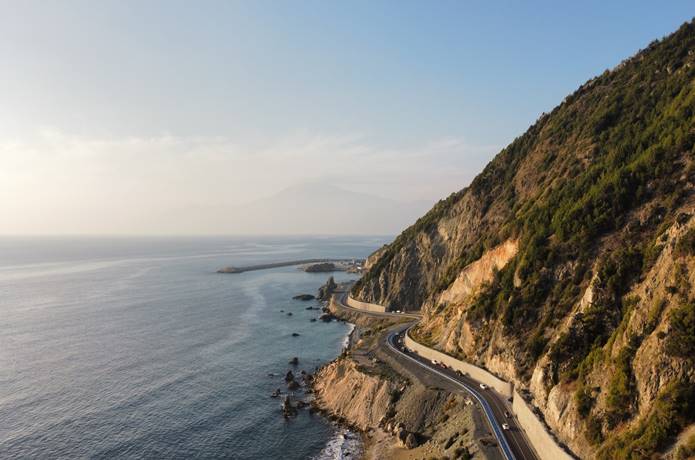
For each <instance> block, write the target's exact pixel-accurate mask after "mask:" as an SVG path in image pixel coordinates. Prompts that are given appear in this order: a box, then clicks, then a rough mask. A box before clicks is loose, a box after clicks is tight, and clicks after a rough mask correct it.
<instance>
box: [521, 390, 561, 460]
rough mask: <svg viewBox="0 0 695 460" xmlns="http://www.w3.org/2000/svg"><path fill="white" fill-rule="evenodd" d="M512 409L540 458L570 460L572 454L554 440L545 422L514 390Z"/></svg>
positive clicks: (545, 459) (544, 459) (543, 459)
mask: <svg viewBox="0 0 695 460" xmlns="http://www.w3.org/2000/svg"><path fill="white" fill-rule="evenodd" d="M512 411H513V412H514V414H515V415H516V418H517V419H518V420H519V425H521V426H522V428H523V429H524V432H526V436H527V437H528V440H529V441H530V442H531V445H533V448H534V449H535V450H536V452H538V455H539V456H540V458H541V460H556V459H557V460H572V459H574V457H573V456H571V455H570V454H568V453H567V452H566V451H565V450H564V449H563V448H562V447H560V445H559V444H558V443H557V441H556V440H555V437H554V436H553V435H552V434H551V433H550V432H549V431H548V428H547V427H546V426H545V424H544V423H543V422H542V421H541V420H540V419H539V418H538V416H537V415H536V414H535V413H534V411H533V408H532V407H531V405H530V404H529V403H528V402H526V400H525V399H524V398H522V397H521V395H520V394H519V393H517V392H516V391H514V400H513V402H512Z"/></svg>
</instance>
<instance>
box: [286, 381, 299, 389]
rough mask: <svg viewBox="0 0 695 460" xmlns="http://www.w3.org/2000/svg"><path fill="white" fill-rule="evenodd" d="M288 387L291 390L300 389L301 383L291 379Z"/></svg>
mask: <svg viewBox="0 0 695 460" xmlns="http://www.w3.org/2000/svg"><path fill="white" fill-rule="evenodd" d="M287 389H288V390H291V391H295V390H298V389H299V383H298V382H297V381H296V380H291V381H289V382H287Z"/></svg>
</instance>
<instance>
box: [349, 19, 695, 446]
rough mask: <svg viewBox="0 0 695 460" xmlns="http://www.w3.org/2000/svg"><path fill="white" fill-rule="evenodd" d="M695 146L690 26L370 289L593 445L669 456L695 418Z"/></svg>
mask: <svg viewBox="0 0 695 460" xmlns="http://www.w3.org/2000/svg"><path fill="white" fill-rule="evenodd" d="M694 144H695V24H694V23H693V22H692V21H690V22H688V23H685V24H684V25H683V26H681V28H679V29H678V30H677V31H676V32H674V33H673V34H671V35H670V36H668V37H666V38H664V39H662V40H657V41H654V42H653V43H651V44H650V45H649V46H648V47H647V48H646V49H644V50H642V51H640V52H638V53H637V54H636V55H635V56H633V57H631V58H629V59H626V60H625V61H623V62H622V63H621V64H620V65H618V66H616V67H615V68H614V69H612V70H610V71H606V72H604V73H603V74H602V75H600V76H598V77H595V78H593V79H591V80H589V81H588V82H586V83H585V84H583V85H582V86H581V87H579V88H578V89H577V90H576V91H575V92H574V93H572V94H571V95H569V96H567V97H566V98H565V100H564V101H563V102H562V103H561V104H560V105H558V106H557V107H556V108H555V109H553V110H552V111H551V112H550V113H547V114H543V115H542V116H541V117H539V119H538V120H537V121H536V122H535V123H534V124H533V125H532V126H531V127H530V128H529V129H528V130H527V131H526V133H524V134H523V135H521V136H519V137H518V138H516V139H515V140H514V141H513V142H512V143H511V144H510V145H509V146H508V147H506V148H505V149H503V150H502V151H501V152H500V153H499V154H498V155H497V156H496V157H495V158H494V159H493V160H492V161H491V162H490V163H489V164H488V165H487V166H486V167H485V168H484V170H483V171H482V172H481V173H480V174H479V175H478V176H477V177H476V178H475V179H474V180H473V181H472V182H471V184H470V185H469V186H468V187H466V188H464V189H462V190H461V191H459V192H455V193H453V194H452V195H450V196H449V197H448V198H446V199H444V200H441V201H440V202H438V203H437V204H436V205H435V206H434V207H433V208H432V209H431V210H430V211H429V212H428V213H426V214H425V215H424V216H423V217H421V218H420V219H418V220H417V221H416V223H415V224H413V225H411V226H410V227H408V228H407V229H406V230H405V231H404V232H402V233H401V234H400V235H399V236H398V237H397V238H396V239H395V240H394V241H393V242H392V243H391V244H390V245H388V246H385V247H384V248H382V249H380V250H379V251H377V252H376V253H375V254H373V255H372V256H371V257H370V259H369V261H368V266H369V270H368V271H367V273H366V274H365V275H364V276H363V278H362V279H361V280H360V281H359V282H358V283H357V284H356V285H355V287H354V288H353V295H354V296H355V297H356V298H358V299H359V300H362V301H366V302H374V303H379V304H383V305H387V306H389V307H392V308H394V309H421V310H422V312H423V314H424V318H423V320H422V321H421V322H420V323H419V325H418V327H417V328H416V329H415V330H414V332H413V333H414V334H415V335H416V336H417V337H418V339H419V340H421V341H422V342H424V343H426V344H428V345H431V346H434V347H435V348H438V349H440V350H442V351H446V352H447V353H450V354H452V355H454V356H457V357H459V358H463V359H466V360H470V361H473V362H475V363H477V364H479V365H482V366H484V367H487V368H489V369H490V370H492V371H494V372H496V373H498V374H499V375H501V376H503V377H504V378H505V379H507V380H510V381H513V382H514V383H515V384H516V385H517V387H519V388H521V389H525V390H526V391H528V392H529V394H530V395H531V396H532V397H533V399H534V402H535V404H536V405H537V406H538V407H539V409H540V410H541V412H542V413H543V415H544V416H545V418H546V421H547V422H548V424H549V425H550V426H551V427H552V428H553V429H554V430H555V431H556V432H557V433H558V435H559V436H560V438H561V439H562V440H563V441H564V442H565V443H567V444H568V445H569V446H570V447H571V448H572V449H573V450H574V451H575V452H577V453H579V454H580V455H582V456H586V457H597V458H647V457H648V456H649V455H652V454H657V453H663V452H664V451H665V449H667V448H668V447H669V443H672V442H673V440H674V439H675V437H676V436H677V435H678V434H679V433H681V432H685V431H686V430H687V429H688V427H690V426H692V424H693V422H694V421H695V420H693V416H692V413H695V410H694V408H693V407H691V406H690V405H689V402H688V401H689V398H692V397H693V396H694V395H695V370H694V369H693V361H692V360H693V358H692V356H695V319H694V318H695V312H694V310H695V307H694V305H695V299H693V297H692V296H691V293H692V292H695V246H693V244H692V241H695V217H693V216H694V215H695V195H694V193H693V191H694V190H695V161H694V159H693V156H694V153H693V145H694ZM511 241H514V242H518V243H515V244H518V251H516V252H515V253H514V254H513V255H512V257H511V258H509V259H508V260H504V263H502V261H501V260H500V261H498V262H494V263H479V264H478V266H479V267H485V268H484V270H488V271H486V272H480V273H476V274H475V276H474V277H473V278H470V279H476V280H478V281H477V284H475V285H467V287H466V289H464V290H459V291H458V292H459V293H461V295H456V296H451V295H444V296H443V293H446V292H451V290H452V286H454V284H455V283H456V280H457V279H459V278H460V277H461V276H462V273H464V270H465V269H466V268H467V267H471V266H472V265H471V264H472V263H474V262H476V261H480V260H482V259H484V258H485V257H489V254H491V253H492V252H493V250H494V249H496V248H499V247H500V245H504V244H509V243H510V242H511ZM677 247H681V248H684V249H681V250H675V249H674V248H677ZM482 269H483V268H479V270H482ZM466 279H469V278H466ZM464 281H465V280H464ZM464 294H465V295H464ZM674 337H677V338H674ZM689 353H690V354H689ZM686 441H687V442H690V441H693V442H695V439H692V440H686Z"/></svg>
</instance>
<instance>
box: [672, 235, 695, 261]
mask: <svg viewBox="0 0 695 460" xmlns="http://www.w3.org/2000/svg"><path fill="white" fill-rule="evenodd" d="M675 253H676V255H677V256H692V255H695V228H691V229H689V230H688V231H687V232H685V234H684V235H683V236H682V237H681V238H680V239H679V240H678V244H677V245H676V251H675Z"/></svg>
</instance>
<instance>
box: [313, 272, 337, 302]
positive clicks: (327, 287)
mask: <svg viewBox="0 0 695 460" xmlns="http://www.w3.org/2000/svg"><path fill="white" fill-rule="evenodd" d="M337 287H338V285H337V284H335V280H334V279H333V277H332V276H331V277H330V278H328V281H326V284H324V285H323V286H321V287H320V288H319V292H318V295H317V296H316V298H317V299H319V300H324V301H326V300H330V298H331V296H332V295H333V293H334V292H335V290H336V288H337Z"/></svg>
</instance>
